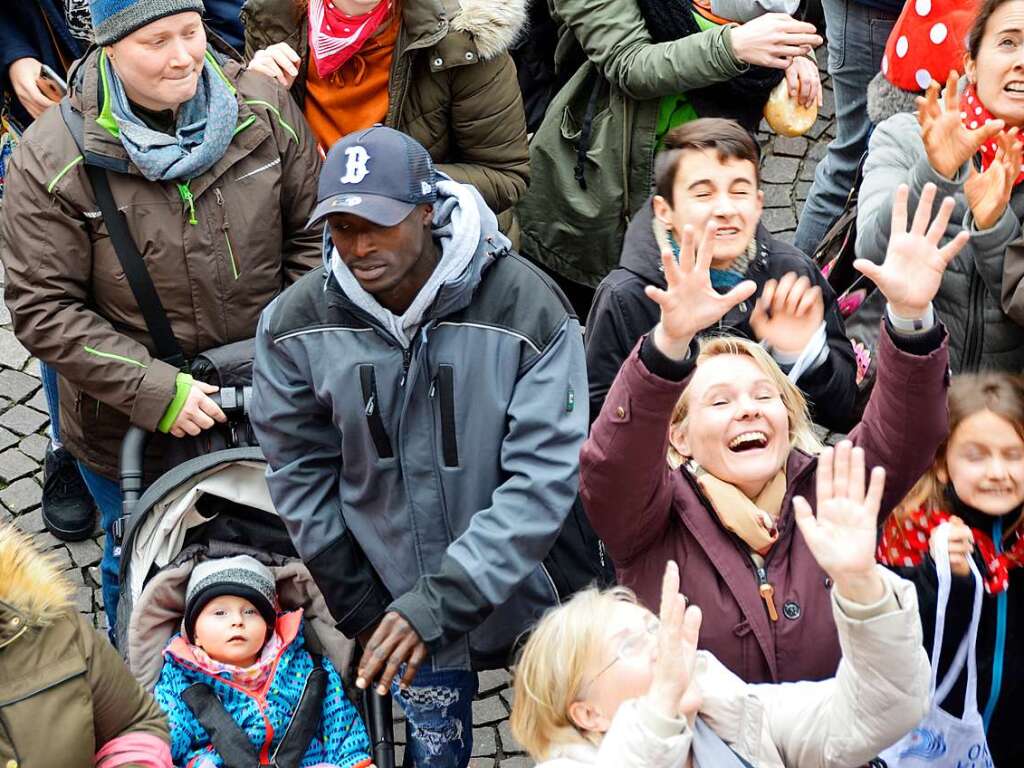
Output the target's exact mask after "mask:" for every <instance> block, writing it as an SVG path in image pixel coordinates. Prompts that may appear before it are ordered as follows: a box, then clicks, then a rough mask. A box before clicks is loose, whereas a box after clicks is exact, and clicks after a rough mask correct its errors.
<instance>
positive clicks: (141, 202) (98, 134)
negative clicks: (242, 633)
mask: <svg viewBox="0 0 1024 768" xmlns="http://www.w3.org/2000/svg"><path fill="white" fill-rule="evenodd" d="M202 11H203V4H202V3H201V2H198V0H117V1H116V2H115V0H92V4H91V17H92V22H93V31H94V36H95V39H96V42H97V44H98V45H97V47H96V48H94V49H92V50H91V52H90V53H89V54H88V55H86V56H85V57H84V58H82V59H80V60H79V61H78V63H77V64H76V66H75V67H74V68H73V69H72V71H71V72H70V74H69V82H70V93H69V95H68V96H67V97H66V105H63V106H65V107H67V108H69V109H70V113H71V114H73V115H75V114H77V115H80V116H81V135H80V136H77V138H76V136H73V135H72V133H71V130H70V129H69V127H68V126H69V123H68V122H65V120H64V117H63V114H62V111H61V110H56V109H51V110H48V111H47V112H45V113H43V115H42V116H41V117H40V118H39V119H38V120H36V121H35V122H34V123H33V124H32V126H31V127H30V128H29V129H28V130H27V131H26V132H25V134H24V137H23V140H22V142H21V144H20V145H19V147H18V149H17V150H16V151H15V153H14V156H13V162H12V169H13V170H12V172H11V174H10V178H9V180H8V186H7V188H6V192H5V198H4V208H3V219H2V222H0V225H2V227H3V233H4V246H3V252H2V253H3V260H4V266H5V267H6V274H5V288H6V299H7V302H8V306H9V307H10V309H11V314H12V318H13V322H14V329H15V333H16V334H17V335H18V338H19V339H20V341H21V343H22V344H24V345H25V347H26V348H27V349H28V350H29V351H31V353H32V354H33V355H34V356H36V357H38V358H39V359H40V360H42V361H44V362H46V363H47V364H49V365H52V366H53V367H54V368H55V369H56V370H57V372H58V373H59V374H60V401H61V406H62V407H61V427H62V429H61V439H62V441H63V443H64V445H65V446H66V447H67V449H68V450H69V451H70V452H71V453H72V455H74V456H75V458H76V459H77V460H78V462H79V465H80V470H81V473H82V476H83V477H84V479H85V482H86V485H87V486H88V488H89V491H90V493H91V494H92V496H93V498H94V500H95V501H96V505H97V507H98V508H99V510H100V514H101V519H102V523H103V527H104V530H105V531H106V532H107V537H106V549H105V551H104V557H103V562H102V565H101V569H102V574H103V595H104V607H105V609H106V612H107V617H108V622H109V625H110V627H112V628H113V627H114V626H115V625H116V623H117V603H118V596H119V592H118V556H117V553H116V551H115V542H114V537H113V536H112V535H111V528H112V525H113V523H114V521H115V520H117V519H118V518H119V517H120V515H121V496H120V488H119V486H118V484H117V482H116V478H117V476H118V450H119V448H120V443H121V440H122V438H123V436H124V434H125V432H126V431H127V429H128V427H129V425H130V424H133V425H136V426H139V427H142V428H144V429H146V430H149V431H153V432H159V433H161V435H171V436H173V437H183V436H185V435H186V434H187V435H198V434H199V433H200V432H201V431H202V430H204V429H208V428H209V427H211V426H213V424H214V422H215V420H223V418H224V415H223V413H222V412H221V410H220V408H219V407H218V406H217V405H216V403H215V402H214V401H213V400H212V399H211V398H210V397H209V395H210V394H211V393H212V392H213V388H211V387H209V386H208V385H206V384H202V383H200V382H196V381H193V379H192V377H191V376H190V375H188V374H187V373H186V372H185V371H183V370H180V369H179V367H178V365H176V364H172V363H170V362H167V361H165V360H162V359H160V358H159V357H157V344H156V343H155V342H154V340H153V338H152V337H151V336H150V332H149V328H148V325H147V323H146V320H145V316H144V314H143V311H142V309H141V308H140V307H139V302H138V300H137V299H136V297H135V294H134V292H133V290H132V287H131V285H130V284H129V281H128V280H127V279H125V274H124V269H123V268H122V266H121V262H120V259H119V258H118V255H117V253H116V251H115V248H114V246H113V241H112V238H111V237H110V230H109V229H108V225H107V223H106V222H104V220H103V217H102V215H101V213H100V211H98V210H97V203H96V194H95V192H94V190H93V188H92V184H91V182H90V179H89V177H88V174H87V170H86V167H85V166H86V163H88V164H90V165H94V166H98V167H101V168H103V169H104V170H105V173H106V176H107V180H108V181H109V185H110V189H111V193H112V196H113V198H114V203H115V204H116V205H118V206H119V207H120V209H121V211H122V213H123V216H124V219H125V221H126V225H127V229H128V231H129V234H130V236H131V237H132V239H133V240H134V242H135V245H136V247H137V248H138V250H139V253H140V255H141V256H142V258H143V259H144V261H145V264H146V267H147V270H148V271H149V274H150V277H151V278H152V281H153V285H154V287H155V289H156V292H157V294H158V295H159V297H160V301H161V303H162V304H163V308H164V310H165V311H166V313H167V319H168V321H169V323H170V326H171V330H172V332H173V334H174V337H175V339H177V341H178V344H179V345H180V346H181V350H182V352H183V354H184V357H185V358H186V359H188V360H191V359H192V358H194V357H195V356H196V355H197V354H199V353H201V352H205V351H207V350H209V349H213V348H215V347H219V346H222V345H224V344H228V343H231V342H235V341H241V340H243V339H248V338H251V337H252V336H253V334H254V333H255V331H256V323H257V320H258V317H259V313H260V311H261V310H262V309H263V307H264V306H266V304H267V303H268V302H269V301H270V300H271V299H273V298H274V297H275V296H276V295H277V294H278V293H280V292H281V291H282V290H283V289H284V287H285V286H286V285H287V284H289V283H290V282H292V281H294V280H296V279H297V278H298V277H299V276H300V275H302V274H303V273H304V272H305V271H306V270H308V269H309V268H310V267H312V266H314V265H315V264H316V263H317V262H318V261H319V241H320V238H319V234H318V233H316V232H311V231H307V230H306V229H305V224H306V219H307V218H308V216H309V212H310V210H312V207H313V202H314V200H315V196H316V178H315V177H316V172H317V168H318V165H319V163H318V158H317V155H316V147H315V143H314V141H313V139H312V136H311V135H310V134H309V131H308V128H306V126H305V123H304V121H303V119H302V115H301V114H300V112H299V110H298V109H297V108H296V107H295V105H294V103H293V102H292V101H291V99H290V98H289V97H288V94H287V93H286V92H285V91H284V89H282V88H280V87H279V86H277V85H276V84H275V83H274V82H273V81H271V80H269V79H268V78H266V77H263V76H262V75H257V74H252V73H248V72H246V71H245V70H244V69H242V67H241V66H240V65H239V64H238V63H237V62H235V61H232V60H229V59H228V58H226V57H224V56H222V55H221V54H219V53H218V52H217V51H216V50H214V49H213V48H212V47H211V46H209V45H208V44H207V38H206V32H205V28H204V27H203V23H202V15H201V14H202ZM69 122H73V121H69ZM79 141H80V142H81V145H82V147H81V149H80V148H79ZM83 161H85V162H83ZM166 439H169V438H165V437H161V436H158V437H156V438H155V439H154V440H153V441H152V447H153V449H154V450H153V454H154V455H162V454H163V453H165V451H166V445H167V444H166V443H163V445H164V448H160V447H159V444H160V443H161V441H163V440H166ZM149 469H150V470H155V471H157V472H158V471H159V469H160V467H159V466H157V467H153V466H150V467H149Z"/></svg>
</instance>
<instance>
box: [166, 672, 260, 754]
mask: <svg viewBox="0 0 1024 768" xmlns="http://www.w3.org/2000/svg"><path fill="white" fill-rule="evenodd" d="M181 698H182V701H184V702H185V704H186V705H187V706H188V708H189V709H191V710H192V714H193V715H195V718H196V720H198V721H199V724H200V725H201V726H203V728H204V729H205V730H206V732H207V733H208V734H209V735H210V742H211V743H212V744H213V748H214V749H215V750H217V754H218V755H220V757H221V759H222V760H223V761H224V765H225V766H227V768H247V767H249V766H257V765H259V764H260V757H259V754H258V753H257V751H256V748H255V747H254V746H253V745H252V742H251V741H249V737H248V736H247V735H246V734H245V731H243V730H242V729H241V728H239V727H238V723H236V722H235V720H234V718H232V717H231V715H229V714H228V712H227V710H226V709H224V705H223V704H221V702H220V699H218V698H217V697H216V696H215V695H214V693H213V691H211V690H210V687H209V686H208V685H206V684H205V683H194V684H193V685H190V686H189V687H188V688H186V689H185V690H184V691H183V692H182V694H181Z"/></svg>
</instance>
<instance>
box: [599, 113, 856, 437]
mask: <svg viewBox="0 0 1024 768" xmlns="http://www.w3.org/2000/svg"><path fill="white" fill-rule="evenodd" d="M758 160H759V157H758V150H757V145H756V144H755V143H754V140H753V139H752V138H751V137H750V135H749V134H748V133H747V132H746V131H745V130H744V129H743V128H742V127H741V126H740V125H739V124H738V123H736V122H733V121H731V120H723V119H718V118H703V119H700V120H694V121H693V122H690V123H686V124H684V125H682V126H680V127H679V128H676V129H675V130H673V131H672V132H670V133H669V134H668V136H666V138H665V149H664V150H663V151H662V152H661V153H660V154H659V155H658V156H657V159H656V162H655V185H656V192H655V194H654V195H653V196H652V197H651V198H650V199H648V200H647V202H646V203H644V205H643V207H642V208H641V209H640V210H639V211H638V212H637V213H636V215H635V216H634V217H633V219H632V220H631V221H630V224H629V229H628V230H627V232H626V239H625V243H624V245H623V248H622V258H621V260H620V262H619V266H618V267H617V268H616V269H614V270H612V272H611V273H609V274H608V276H607V277H605V279H604V280H602V281H601V284H600V285H599V286H598V288H597V293H596V294H595V296H594V305H593V307H592V309H591V311H590V314H589V316H588V317H587V324H586V325H587V370H588V372H589V375H590V412H591V417H592V418H596V417H597V414H598V412H600V410H601V405H602V404H603V403H604V399H605V396H606V395H607V394H608V389H609V387H611V384H612V380H613V379H614V378H615V374H616V373H618V370H619V366H620V365H622V361H623V360H625V359H626V356H627V355H628V354H629V351H630V350H631V349H632V348H633V346H634V345H635V344H636V341H637V339H639V338H640V337H641V336H642V335H643V334H645V333H647V332H648V331H650V330H651V328H653V327H654V326H655V324H656V323H657V322H658V305H657V304H656V303H655V302H654V301H652V300H651V299H649V298H648V297H647V296H646V295H645V294H644V287H645V286H647V285H656V286H658V287H664V286H665V275H664V272H663V271H662V267H661V252H662V251H663V250H664V249H665V247H666V246H671V247H672V248H673V250H678V242H679V239H680V238H681V236H682V232H683V229H684V228H685V227H687V226H691V227H693V228H694V229H695V230H696V231H698V232H702V231H704V227H705V226H706V225H707V224H708V223H709V222H712V223H714V224H715V225H716V227H717V229H716V235H715V242H714V254H713V256H712V260H711V283H712V286H713V287H714V288H715V290H716V291H718V292H721V293H724V292H726V291H728V290H729V289H730V288H732V287H733V286H735V285H737V284H738V283H740V282H741V281H742V280H744V279H749V280H752V281H753V282H754V283H755V284H756V286H757V289H756V291H755V292H754V295H753V296H752V297H750V299H749V300H744V301H742V302H740V303H739V305H738V306H736V307H734V308H733V309H731V310H730V311H729V312H728V313H726V314H725V316H723V317H721V318H718V319H717V320H716V322H714V323H713V324H711V325H710V326H709V327H708V328H705V329H701V334H702V335H703V334H714V333H719V334H720V333H730V334H734V335H737V336H743V337H745V338H748V339H753V340H755V341H760V342H763V343H764V344H765V346H766V347H767V348H768V349H769V351H770V353H771V356H772V357H773V358H774V359H775V361H776V362H777V363H778V364H779V365H780V366H781V367H782V369H783V370H784V371H785V372H786V373H787V374H789V375H791V376H792V378H793V380H794V381H795V382H796V384H797V386H798V387H799V388H800V390H801V391H802V392H803V393H804V395H805V396H806V398H807V400H808V401H809V402H810V406H811V411H812V414H813V416H814V419H815V421H817V422H818V423H819V424H822V425H823V426H825V427H828V428H830V429H835V430H838V431H845V430H847V429H849V427H850V426H852V424H851V419H852V410H853V403H854V398H855V397H856V393H857V388H856V362H855V360H854V354H853V349H852V347H851V346H850V342H849V340H848V339H847V338H846V335H845V332H844V329H843V320H842V317H840V314H839V308H838V305H837V304H836V297H835V294H834V293H833V292H832V289H831V288H830V287H829V285H828V281H827V280H825V278H824V277H823V276H822V274H821V272H820V271H819V270H818V268H817V267H816V266H815V265H814V262H812V261H811V260H810V259H809V258H808V257H807V256H805V255H804V254H803V253H801V252H800V251H798V250H797V249H796V248H794V247H793V246H791V245H789V244H787V243H784V242H782V241H781V240H779V239H777V238H775V237H773V236H772V235H771V234H770V233H769V232H768V230H767V229H766V228H765V227H764V226H763V225H762V224H761V223H760V222H761V211H762V206H763V201H764V193H763V192H762V191H761V190H760V188H759V182H760V178H759V174H758Z"/></svg>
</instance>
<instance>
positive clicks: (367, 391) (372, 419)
mask: <svg viewBox="0 0 1024 768" xmlns="http://www.w3.org/2000/svg"><path fill="white" fill-rule="evenodd" d="M359 384H360V387H361V388H362V390H363V405H364V413H365V414H366V425H367V427H368V428H369V430H370V437H372V438H373V444H374V445H375V446H376V448H377V456H378V457H379V458H382V459H390V458H393V457H394V455H395V453H394V450H392V448H391V438H389V437H388V433H387V430H385V429H384V420H383V419H382V418H381V415H380V398H379V396H378V394H377V374H376V372H375V371H374V368H373V366H372V365H360V366H359Z"/></svg>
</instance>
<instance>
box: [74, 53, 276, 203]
mask: <svg viewBox="0 0 1024 768" xmlns="http://www.w3.org/2000/svg"><path fill="white" fill-rule="evenodd" d="M104 55H105V54H104V51H103V48H101V47H99V46H95V45H94V46H92V47H91V48H90V49H89V51H88V52H87V53H86V55H85V57H84V58H82V59H80V60H79V61H78V62H76V63H75V65H74V67H72V69H71V72H70V73H69V75H68V78H69V82H70V87H71V93H70V96H69V98H70V99H71V106H72V107H74V108H75V109H76V110H78V111H80V112H81V113H82V117H83V118H84V122H85V126H84V136H83V139H84V150H85V151H84V155H85V158H86V161H87V162H89V163H91V164H93V165H98V166H100V167H102V168H107V169H109V170H111V171H115V172H117V173H126V174H130V175H134V176H141V175H142V174H141V173H140V172H139V170H138V168H136V167H135V166H134V165H133V164H132V163H131V161H130V160H129V158H128V152H127V151H126V150H125V148H124V147H123V146H122V144H121V140H120V139H119V138H118V135H117V126H116V124H115V123H114V122H113V117H112V116H111V114H110V106H109V104H110V93H109V83H108V82H106V76H105V72H104V68H103V67H102V66H101V65H102V57H103V56H104ZM206 66H208V67H213V68H215V70H216V71H217V74H218V75H219V76H221V77H222V78H223V79H224V81H225V82H226V83H227V84H228V85H229V87H230V88H231V90H232V91H234V93H235V98H237V99H238V125H237V128H236V136H235V138H234V139H233V141H232V142H231V145H230V146H229V147H228V150H227V152H225V153H224V156H223V157H222V158H221V159H220V160H218V161H217V162H216V163H215V164H214V166H213V167H212V168H211V169H210V170H208V171H207V172H206V173H204V174H203V175H202V176H200V177H198V178H197V179H196V180H195V181H194V183H193V185H192V187H191V191H192V194H193V195H194V196H196V197H198V196H199V195H200V194H201V193H202V192H203V191H204V190H205V189H206V188H207V187H209V185H210V184H211V183H212V182H213V181H215V180H216V179H217V178H219V177H220V176H221V175H222V174H223V173H224V171H225V170H227V169H228V168H230V167H231V166H232V165H234V164H235V163H236V162H238V161H239V160H240V159H241V158H243V157H245V156H246V155H248V154H249V153H250V152H252V150H253V149H255V148H256V147H257V146H258V145H259V144H260V143H262V142H263V141H264V140H265V139H266V138H267V137H268V136H269V135H270V129H269V128H268V127H267V126H265V125H264V124H263V123H262V121H260V120H258V119H257V118H256V114H255V112H253V109H252V107H251V106H250V104H249V103H247V102H246V100H245V98H244V97H243V96H242V95H241V94H240V93H239V92H238V89H237V88H236V86H235V80H236V79H237V78H238V75H239V74H240V72H241V66H240V65H239V64H238V62H236V61H233V60H231V59H229V58H228V57H226V56H224V55H223V54H220V53H217V52H215V51H214V50H213V48H212V47H211V48H208V49H207V53H206Z"/></svg>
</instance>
